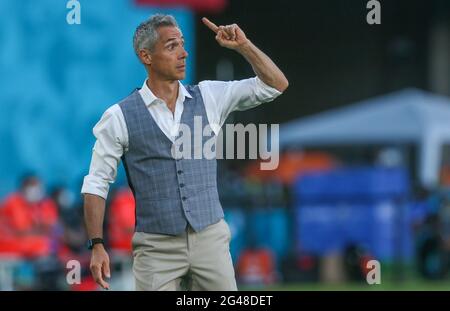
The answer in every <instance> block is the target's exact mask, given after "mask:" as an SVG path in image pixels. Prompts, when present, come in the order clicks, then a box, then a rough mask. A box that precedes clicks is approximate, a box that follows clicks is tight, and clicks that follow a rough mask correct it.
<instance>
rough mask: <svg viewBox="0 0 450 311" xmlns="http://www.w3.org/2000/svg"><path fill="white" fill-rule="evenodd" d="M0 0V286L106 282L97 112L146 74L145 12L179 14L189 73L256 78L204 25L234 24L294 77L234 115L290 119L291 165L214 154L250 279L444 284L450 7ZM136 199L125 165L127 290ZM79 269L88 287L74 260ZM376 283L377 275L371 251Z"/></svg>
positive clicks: (286, 134) (120, 205) (121, 179)
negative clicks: (371, 277) (72, 20)
mask: <svg viewBox="0 0 450 311" xmlns="http://www.w3.org/2000/svg"><path fill="white" fill-rule="evenodd" d="M66 2H67V1H62V0H61V1H54V0H40V1H38V2H37V1H32V0H19V1H17V0H2V1H1V2H0V42H1V46H0V72H1V76H0V79H1V80H0V82H1V83H0V107H1V110H0V111H1V114H0V146H1V153H0V202H1V203H0V290H35V289H51V290H96V289H98V288H97V286H96V285H95V283H94V282H93V280H92V279H91V278H90V273H89V271H88V266H89V259H90V253H89V251H87V250H86V247H85V245H86V244H85V242H86V233H85V230H84V226H83V220H82V201H81V197H80V194H79V191H80V186H81V181H82V178H83V177H84V175H86V174H87V172H88V167H89V162H90V157H91V150H92V146H93V144H94V136H93V135H92V127H93V126H94V124H95V123H96V122H97V121H98V120H99V118H100V116H101V114H102V113H103V111H104V110H105V109H106V108H107V107H109V106H110V105H112V104H113V103H115V102H117V101H118V100H119V99H121V98H123V97H124V96H126V95H127V94H129V92H130V91H131V90H133V89H134V88H135V87H139V86H140V85H141V84H142V81H143V79H144V78H145V72H144V69H143V68H142V67H141V65H140V64H139V62H138V60H137V59H136V57H135V55H134V52H133V49H132V44H131V42H132V33H133V31H134V28H135V27H136V26H137V25H138V23H139V22H141V21H142V20H144V19H145V18H146V17H148V16H149V15H151V14H153V13H156V12H165V13H170V14H173V15H174V16H175V17H176V19H177V20H178V22H179V24H180V26H181V28H182V30H183V33H184V36H185V38H186V47H187V50H188V52H189V54H190V57H189V58H188V60H189V62H188V70H187V73H188V75H187V77H186V80H185V81H184V82H185V83H197V82H198V81H201V80H205V79H210V80H212V79H219V80H233V79H242V78H247V77H250V76H253V72H252V69H251V67H250V66H249V65H248V64H247V63H246V62H245V60H244V59H243V58H242V57H240V56H239V55H238V54H236V53H234V52H232V51H229V50H225V49H223V48H221V47H219V46H218V45H217V43H216V41H215V40H214V37H213V35H212V34H211V33H210V31H209V30H208V29H206V28H205V27H203V26H202V25H201V21H200V18H201V17H202V16H205V15H206V16H208V17H209V18H210V19H211V20H213V21H214V22H216V23H218V24H229V23H233V22H235V23H237V24H239V25H240V26H241V28H242V29H243V30H244V31H245V32H246V34H247V36H248V37H249V38H250V39H251V40H252V41H253V42H254V43H255V44H256V45H257V46H259V47H260V48H261V49H262V50H263V51H265V52H266V53H267V54H268V55H269V56H270V57H271V58H272V59H273V60H274V61H275V62H276V63H277V64H278V65H279V67H280V68H281V69H282V70H283V71H284V72H285V73H286V76H287V77H288V79H289V81H290V87H289V89H288V90H287V91H286V92H285V94H283V96H281V97H280V98H278V99H277V100H276V101H275V102H272V103H268V104H264V105H261V106H259V107H258V108H256V109H252V110H249V111H245V112H239V113H235V114H233V115H232V116H230V118H229V120H228V121H227V122H228V123H243V124H248V123H256V124H258V123H263V124H274V123H277V124H280V125H281V126H280V147H281V149H280V150H281V157H280V165H279V167H278V169H277V170H275V171H261V170H259V165H258V164H259V162H258V161H257V160H220V161H219V185H220V186H219V187H220V188H219V191H220V196H221V201H222V203H223V207H224V211H225V214H226V220H227V221H228V223H229V225H230V228H231V231H232V241H231V253H232V257H233V261H234V264H235V268H236V273H237V279H238V282H239V287H240V289H262V290H264V289H274V290H333V289H338V290H378V289H386V290H399V289H400V290H401V289H412V290H416V289H419V290H428V289H430V290H449V289H450V275H449V271H448V270H449V267H450V261H449V255H450V191H449V186H450V97H449V96H450V2H448V1H445V0H430V1H425V0H421V1H420V0H396V1H381V8H382V10H381V12H382V16H381V25H368V24H367V23H366V14H367V12H368V10H367V9H366V3H367V1H365V0H359V1H354V0H341V1H326V0H318V1H288V0H280V1H276V2H275V1H269V0H260V1H250V0H244V1H242V0H241V1H238V0H184V1H183V0H171V1H169V0H167V1H164V0H159V1H158V0H115V1H108V0H89V1H85V0H80V1H79V2H80V3H81V24H80V25H69V24H67V23H66V15H67V13H68V9H67V8H66ZM133 204H134V201H133V197H132V195H131V192H130V191H129V189H128V188H127V186H126V181H125V175H124V172H123V169H121V171H120V174H119V176H118V179H117V182H116V183H115V184H114V185H113V188H112V191H111V192H110V195H109V199H108V202H107V206H108V207H107V217H106V224H105V237H106V239H107V244H108V249H109V250H110V255H111V259H112V279H111V287H112V289H113V290H132V289H133V288H134V284H133V276H132V274H131V255H130V238H131V234H132V232H133V227H134V206H133ZM72 259H76V260H78V261H79V262H80V263H81V267H82V279H81V281H82V282H81V284H71V285H70V284H68V283H67V282H66V273H67V272H68V270H67V268H66V263H67V262H68V261H69V260H72ZM371 259H376V260H379V261H380V262H381V279H382V284H381V285H376V286H375V285H373V286H370V285H368V284H367V283H366V280H365V275H366V272H367V269H366V268H365V264H366V262H367V261H368V260H371Z"/></svg>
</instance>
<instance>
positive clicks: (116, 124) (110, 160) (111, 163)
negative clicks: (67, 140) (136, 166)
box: [81, 105, 127, 200]
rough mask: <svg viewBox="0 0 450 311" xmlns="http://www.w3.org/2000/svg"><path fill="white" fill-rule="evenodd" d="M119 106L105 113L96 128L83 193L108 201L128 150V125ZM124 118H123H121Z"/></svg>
mask: <svg viewBox="0 0 450 311" xmlns="http://www.w3.org/2000/svg"><path fill="white" fill-rule="evenodd" d="M121 113H122V112H121V110H120V107H119V106H118V105H114V106H112V107H111V108H109V109H108V110H106V111H105V113H104V114H103V116H102V117H101V119H100V121H99V122H98V123H97V124H96V125H95V126H94V129H93V133H94V136H95V138H96V141H95V144H94V148H93V150H92V158H91V164H90V167H89V174H88V175H86V176H85V177H84V180H83V186H82V188H81V193H89V194H95V195H98V196H100V197H102V198H104V199H105V200H106V198H107V196H108V192H109V187H110V184H112V183H113V182H114V181H115V179H116V176H117V167H118V165H119V163H120V158H121V157H122V155H123V152H124V149H125V148H126V142H125V140H126V138H127V137H126V136H127V133H126V125H125V124H124V120H122V119H123V116H122V115H121ZM121 117H122V118H121Z"/></svg>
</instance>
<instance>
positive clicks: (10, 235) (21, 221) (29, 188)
mask: <svg viewBox="0 0 450 311" xmlns="http://www.w3.org/2000/svg"><path fill="white" fill-rule="evenodd" d="M0 221H1V226H0V252H11V253H17V254H19V255H21V256H25V257H36V256H48V255H50V253H51V252H52V246H53V244H52V242H53V237H54V233H55V229H56V227H57V224H58V209H57V206H56V204H55V203H54V201H53V200H52V199H51V198H49V197H46V195H45V190H44V187H43V185H42V182H41V180H40V179H39V177H37V176H36V175H34V174H27V175H26V176H25V177H23V179H22V181H21V185H20V189H19V191H17V192H15V193H12V194H11V195H9V196H8V197H7V198H6V199H5V201H4V202H3V204H2V206H1V208H0Z"/></svg>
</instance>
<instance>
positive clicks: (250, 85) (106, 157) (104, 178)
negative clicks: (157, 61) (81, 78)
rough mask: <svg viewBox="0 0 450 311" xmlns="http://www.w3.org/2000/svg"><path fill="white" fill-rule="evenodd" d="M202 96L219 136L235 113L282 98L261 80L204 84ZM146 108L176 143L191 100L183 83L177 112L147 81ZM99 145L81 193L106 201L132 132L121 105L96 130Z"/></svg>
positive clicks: (143, 93) (143, 92)
mask: <svg viewBox="0 0 450 311" xmlns="http://www.w3.org/2000/svg"><path fill="white" fill-rule="evenodd" d="M199 88H200V93H201V95H202V97H203V102H204V104H205V110H206V116H207V118H208V122H209V124H210V125H211V128H212V130H213V131H214V133H215V134H216V135H218V134H219V131H220V127H221V126H222V125H223V123H224V122H225V120H226V119H227V117H228V115H229V114H230V113H231V112H233V111H235V110H241V111H242V110H247V109H250V108H253V107H256V106H257V105H259V104H261V103H264V102H269V101H272V100H273V99H275V98H276V97H277V96H279V95H280V94H281V92H279V91H278V90H277V89H275V88H272V87H270V86H268V85H267V84H265V83H264V82H263V81H261V80H260V79H259V78H258V77H254V78H250V79H244V80H239V81H229V82H224V81H202V82H200V83H199ZM139 94H140V95H141V97H142V99H143V101H144V103H145V105H146V106H147V108H148V110H149V112H150V114H151V115H152V117H153V119H154V120H155V122H156V124H157V125H158V126H159V128H160V129H161V130H162V132H163V133H164V134H165V135H166V136H167V137H168V138H169V139H170V140H171V141H175V137H177V135H178V129H179V126H180V119H181V114H182V113H183V103H184V99H185V97H191V95H190V94H189V93H188V91H187V90H186V89H185V87H184V86H183V85H182V84H181V83H179V92H178V98H177V100H176V103H175V111H174V113H173V114H172V112H171V111H170V110H169V108H168V107H167V105H166V103H165V102H164V101H163V100H162V99H160V98H158V97H156V96H155V95H154V94H153V93H152V91H151V90H150V88H149V87H148V86H147V80H145V81H144V84H143V85H142V88H141V89H140V90H139ZM93 133H94V136H95V137H96V139H97V140H96V142H95V145H94V148H93V152H92V159H91V165H90V168H89V174H88V175H87V176H85V177H84V182H83V187H82V189H81V193H90V194H95V195H98V196H101V197H102V198H104V199H106V197H107V195H108V191H109V185H110V184H111V183H113V182H114V181H115V179H116V175H117V167H118V165H119V163H120V158H121V157H122V155H123V153H124V152H126V151H127V150H128V130H127V126H126V123H125V118H124V116H123V114H122V110H121V109H120V107H119V105H118V104H115V105H113V106H111V107H110V108H108V109H107V110H106V111H105V113H104V114H103V115H102V117H101V119H100V121H99V122H98V123H97V124H96V125H95V126H94V129H93Z"/></svg>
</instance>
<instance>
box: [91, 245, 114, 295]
mask: <svg viewBox="0 0 450 311" xmlns="http://www.w3.org/2000/svg"><path fill="white" fill-rule="evenodd" d="M90 269H91V273H92V277H93V278H94V280H95V282H97V284H98V285H100V286H101V287H103V288H104V289H109V284H108V283H107V282H105V280H104V278H105V277H107V278H110V277H111V274H110V270H109V256H108V253H107V252H106V250H105V248H104V247H103V244H95V245H94V247H93V248H92V255H91V264H90Z"/></svg>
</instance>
